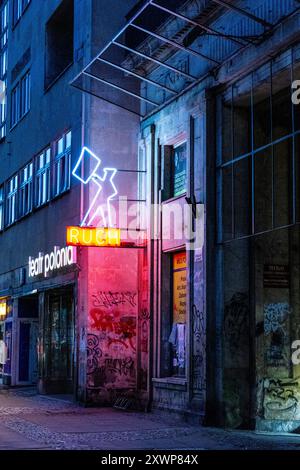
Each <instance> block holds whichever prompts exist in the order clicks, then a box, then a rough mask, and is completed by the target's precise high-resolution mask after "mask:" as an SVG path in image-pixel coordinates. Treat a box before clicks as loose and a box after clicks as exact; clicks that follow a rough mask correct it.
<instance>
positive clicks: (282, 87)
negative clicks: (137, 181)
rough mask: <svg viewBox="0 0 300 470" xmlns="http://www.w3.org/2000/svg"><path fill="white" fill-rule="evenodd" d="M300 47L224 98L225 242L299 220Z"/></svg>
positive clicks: (220, 116)
mask: <svg viewBox="0 0 300 470" xmlns="http://www.w3.org/2000/svg"><path fill="white" fill-rule="evenodd" d="M296 52H297V51H296V50H295V51H293V54H292V52H291V50H288V51H286V52H284V53H283V54H281V55H280V56H278V57H276V58H275V59H273V60H272V61H271V62H269V63H268V64H266V65H263V66H261V67H260V68H258V69H257V70H255V71H254V72H253V73H251V74H250V75H248V76H247V77H246V78H244V79H243V80H240V81H238V82H237V83H235V84H234V85H233V86H231V87H229V88H228V89H227V90H225V91H224V92H223V93H222V95H221V96H219V98H218V105H217V106H218V109H217V120H218V121H219V126H218V128H221V129H222V134H221V136H220V135H218V138H217V145H218V158H217V167H218V198H219V204H220V205H221V206H222V215H221V212H220V213H219V215H220V216H221V220H220V223H219V224H218V229H220V231H219V241H221V242H227V241H230V240H234V239H238V238H242V237H247V236H252V235H255V234H258V233H263V232H266V231H269V230H272V229H274V228H280V227H284V226H287V225H290V224H292V223H295V221H296V218H297V210H298V209H297V207H296V204H297V203H296V200H295V194H296V193H297V191H298V189H297V185H298V184H299V183H298V181H297V172H295V177H293V172H294V171H295V168H296V167H297V165H298V156H297V153H296V152H297V140H298V137H297V136H298V133H299V130H298V127H297V119H298V116H297V113H298V114H299V110H297V109H293V103H292V100H291V82H292V71H293V73H294V75H295V78H297V74H299V70H300V69H299V64H298V67H297V63H295V57H297V54H296ZM293 60H294V64H293ZM298 62H299V61H298ZM293 113H294V116H293ZM220 137H221V138H220ZM221 229H222V230H221ZM221 232H222V233H221Z"/></svg>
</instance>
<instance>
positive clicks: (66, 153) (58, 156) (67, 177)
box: [52, 129, 72, 199]
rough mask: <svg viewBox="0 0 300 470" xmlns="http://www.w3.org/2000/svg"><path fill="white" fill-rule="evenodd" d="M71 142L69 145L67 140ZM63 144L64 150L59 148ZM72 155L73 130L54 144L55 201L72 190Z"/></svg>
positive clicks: (64, 134) (65, 133)
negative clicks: (62, 182) (69, 139)
mask: <svg viewBox="0 0 300 470" xmlns="http://www.w3.org/2000/svg"><path fill="white" fill-rule="evenodd" d="M68 136H70V138H71V141H70V144H69V145H68V142H67V138H68ZM61 142H62V146H63V147H62V150H61V151H60V149H59V146H60V145H61V144H60V143H61ZM71 155H72V130H71V129H69V130H68V131H66V132H64V133H63V134H62V136H61V137H60V138H59V139H56V141H55V142H54V155H53V193H52V195H53V199H54V198H56V197H59V196H61V195H62V194H64V193H66V192H67V191H69V190H70V188H71ZM61 168H62V170H61ZM61 174H62V175H63V177H64V185H63V187H61V179H62V178H61Z"/></svg>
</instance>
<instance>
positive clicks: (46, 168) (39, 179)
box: [34, 145, 52, 208]
mask: <svg viewBox="0 0 300 470" xmlns="http://www.w3.org/2000/svg"><path fill="white" fill-rule="evenodd" d="M48 152H49V161H47V154H48ZM41 157H43V165H42V166H41V164H40V159H41ZM51 165H52V147H51V145H49V146H47V147H46V148H45V149H44V150H43V151H42V152H39V154H38V155H36V157H35V165H34V167H35V171H34V181H35V196H34V206H35V207H36V208H39V207H43V206H44V205H46V204H48V203H49V202H50V200H51ZM45 186H46V191H45V189H44V188H45ZM44 194H46V197H45V199H44V198H43V195H44Z"/></svg>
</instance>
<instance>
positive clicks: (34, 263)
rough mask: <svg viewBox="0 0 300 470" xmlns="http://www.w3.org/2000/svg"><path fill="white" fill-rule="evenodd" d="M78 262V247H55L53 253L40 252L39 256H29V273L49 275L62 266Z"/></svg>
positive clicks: (31, 275) (30, 274)
mask: <svg viewBox="0 0 300 470" xmlns="http://www.w3.org/2000/svg"><path fill="white" fill-rule="evenodd" d="M74 263H76V248H75V247H73V246H67V247H65V248H59V247H57V246H56V247H55V248H54V250H53V251H52V252H51V253H48V254H46V255H43V253H39V256H38V257H37V258H31V256H30V257H29V260H28V273H29V277H35V276H40V275H44V277H47V275H48V274H49V273H50V272H52V271H56V270H58V269H61V268H65V267H67V266H71V265H72V264H74Z"/></svg>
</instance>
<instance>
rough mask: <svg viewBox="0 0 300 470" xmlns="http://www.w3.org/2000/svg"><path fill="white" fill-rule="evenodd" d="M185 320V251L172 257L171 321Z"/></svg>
mask: <svg viewBox="0 0 300 470" xmlns="http://www.w3.org/2000/svg"><path fill="white" fill-rule="evenodd" d="M185 321H186V253H185V252H183V253H176V254H174V257H173V322H174V323H185Z"/></svg>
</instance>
